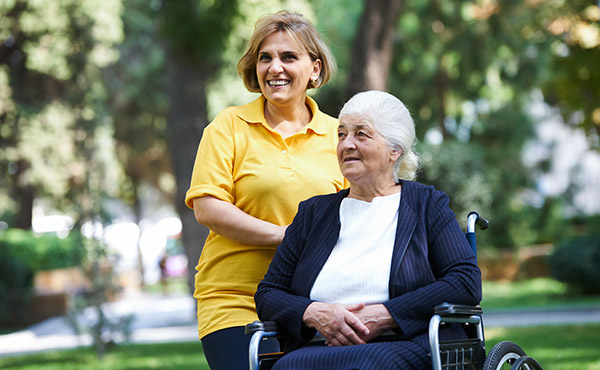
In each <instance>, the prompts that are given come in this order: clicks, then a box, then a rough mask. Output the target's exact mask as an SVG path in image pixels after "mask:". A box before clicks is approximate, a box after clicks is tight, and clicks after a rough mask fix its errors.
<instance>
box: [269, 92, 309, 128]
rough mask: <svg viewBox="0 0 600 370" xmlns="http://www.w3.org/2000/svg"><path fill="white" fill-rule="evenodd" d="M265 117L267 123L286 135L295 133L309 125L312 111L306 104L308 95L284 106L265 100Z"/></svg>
mask: <svg viewBox="0 0 600 370" xmlns="http://www.w3.org/2000/svg"><path fill="white" fill-rule="evenodd" d="M265 119H266V120H267V124H268V125H269V126H270V127H271V128H273V129H274V130H275V131H277V132H279V133H280V134H282V135H284V136H289V135H292V134H295V133H296V132H298V131H300V130H302V128H304V126H306V125H308V123H309V122H310V120H311V119H312V112H311V110H310V108H308V106H307V105H306V97H303V98H302V99H301V100H298V102H296V103H293V104H287V105H284V106H280V105H275V104H272V103H271V102H269V101H268V100H267V101H266V102H265Z"/></svg>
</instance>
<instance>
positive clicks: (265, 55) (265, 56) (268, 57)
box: [258, 54, 271, 62]
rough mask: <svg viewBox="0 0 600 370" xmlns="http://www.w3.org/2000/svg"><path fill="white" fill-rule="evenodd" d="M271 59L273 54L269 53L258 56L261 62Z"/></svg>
mask: <svg viewBox="0 0 600 370" xmlns="http://www.w3.org/2000/svg"><path fill="white" fill-rule="evenodd" d="M269 60H271V56H270V55H268V54H260V55H259V56H258V61H259V62H264V61H269Z"/></svg>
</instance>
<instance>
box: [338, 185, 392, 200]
mask: <svg viewBox="0 0 600 370" xmlns="http://www.w3.org/2000/svg"><path fill="white" fill-rule="evenodd" d="M400 190H402V185H400V184H395V183H393V182H392V183H386V184H365V185H361V184H353V183H350V193H349V194H348V198H355V199H359V200H363V201H366V202H370V201H372V200H373V198H376V197H383V196H386V195H392V194H395V193H399V192H400Z"/></svg>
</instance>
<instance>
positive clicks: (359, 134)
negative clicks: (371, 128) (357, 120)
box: [356, 131, 369, 137]
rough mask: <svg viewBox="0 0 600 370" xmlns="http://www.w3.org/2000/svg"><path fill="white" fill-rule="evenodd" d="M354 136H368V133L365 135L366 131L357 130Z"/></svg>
mask: <svg viewBox="0 0 600 370" xmlns="http://www.w3.org/2000/svg"><path fill="white" fill-rule="evenodd" d="M356 136H358V137H368V136H369V135H367V133H366V132H364V131H358V132H357V133H356Z"/></svg>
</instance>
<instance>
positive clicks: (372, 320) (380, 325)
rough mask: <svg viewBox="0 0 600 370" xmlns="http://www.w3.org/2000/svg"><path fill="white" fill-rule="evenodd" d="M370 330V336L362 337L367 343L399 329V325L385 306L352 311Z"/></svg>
mask: <svg viewBox="0 0 600 370" xmlns="http://www.w3.org/2000/svg"><path fill="white" fill-rule="evenodd" d="M350 311H351V313H353V314H354V315H355V316H356V317H357V318H358V319H359V320H360V322H362V323H363V324H364V325H365V326H366V327H367V328H368V329H369V334H367V335H361V336H360V337H361V339H362V340H363V341H365V342H368V341H370V340H371V339H374V338H377V337H378V336H380V335H381V334H382V333H383V332H384V331H386V330H388V329H393V328H397V327H398V324H397V323H396V321H395V320H394V318H393V317H392V315H391V314H390V312H389V311H388V310H387V308H386V307H385V306H384V305H383V304H372V305H368V306H365V305H364V304H363V305H362V308H357V309H355V310H350Z"/></svg>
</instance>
